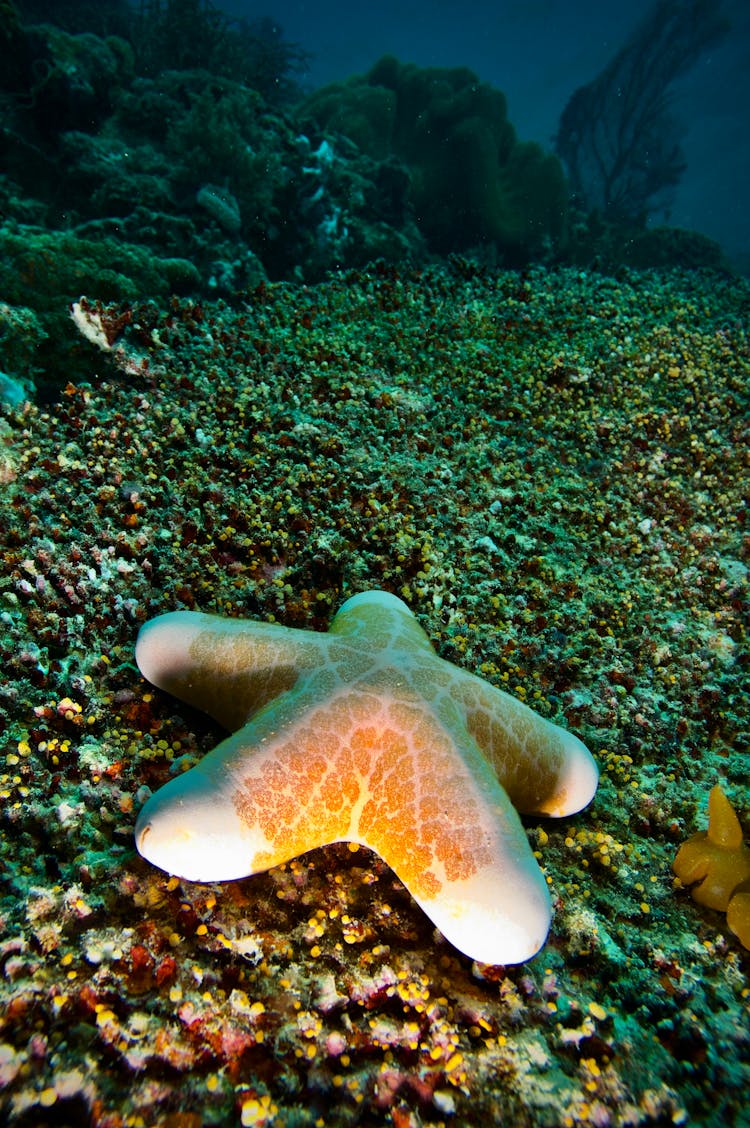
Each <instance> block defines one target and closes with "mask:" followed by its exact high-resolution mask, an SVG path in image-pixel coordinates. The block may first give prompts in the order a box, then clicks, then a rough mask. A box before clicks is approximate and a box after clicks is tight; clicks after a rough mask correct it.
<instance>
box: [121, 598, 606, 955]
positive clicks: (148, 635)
mask: <svg viewBox="0 0 750 1128" xmlns="http://www.w3.org/2000/svg"><path fill="white" fill-rule="evenodd" d="M136 658H137V661H138V665H139V667H140V669H141V671H142V673H143V674H144V676H145V677H146V678H148V680H149V681H152V682H154V683H155V684H156V685H158V686H159V687H160V688H162V689H165V690H167V691H168V692H170V693H172V694H174V695H175V696H176V697H179V698H181V699H182V700H184V701H187V702H189V703H190V704H191V705H195V706H197V707H198V708H200V709H203V710H204V711H205V712H207V713H209V714H210V715H211V716H212V717H214V718H215V719H216V720H217V721H219V722H220V724H222V725H224V726H225V727H226V728H228V729H230V730H232V731H233V735H232V736H230V737H229V738H228V739H227V740H225V741H223V742H222V743H221V744H219V745H218V747H217V748H215V749H214V750H213V751H212V752H210V753H209V754H208V755H207V756H205V757H204V759H203V760H202V761H201V762H200V763H198V764H197V765H196V766H195V767H194V768H192V769H191V770H190V771H188V772H186V773H185V774H184V775H182V776H180V777H179V778H176V779H174V780H172V781H170V782H169V783H167V784H166V785H165V786H164V787H162V788H161V789H160V790H159V791H157V792H156V793H155V794H154V795H153V796H151V798H150V799H149V800H148V801H147V802H146V804H145V805H144V807H143V809H142V810H141V812H140V815H139V817H138V822H137V825H136V842H137V846H138V850H139V851H140V853H141V854H142V855H143V856H144V857H145V858H147V859H149V860H150V861H151V862H153V863H154V864H155V865H157V866H159V867H160V868H162V869H165V870H167V871H168V872H169V873H173V874H177V875H178V876H180V877H184V878H187V879H190V880H193V881H223V880H229V879H233V878H239V877H245V876H247V875H249V874H252V873H257V872H260V871H262V870H266V869H268V868H269V867H271V866H274V865H278V864H280V863H281V862H285V861H288V860H290V859H291V858H294V857H296V856H298V855H300V854H302V853H304V852H305V851H307V850H311V849H313V848H314V847H317V846H322V845H325V844H327V843H331V842H337V841H349V842H357V843H360V844H362V845H364V846H367V847H369V848H371V849H372V850H374V851H375V852H376V853H378V854H379V855H380V856H381V857H382V858H383V859H384V861H386V862H387V863H388V864H389V865H390V866H391V868H392V869H393V870H394V871H395V873H396V874H397V875H398V877H399V878H400V879H401V881H402V882H403V883H404V885H405V886H406V888H407V889H408V890H409V892H410V893H411V894H412V896H413V897H414V899H415V900H416V901H417V902H418V904H419V905H421V907H422V908H423V909H424V911H425V912H426V913H427V915H428V916H429V917H430V919H431V920H432V921H433V923H434V924H435V925H437V927H438V928H439V929H440V931H441V932H442V933H443V935H444V936H445V937H446V938H447V939H448V940H449V941H451V943H453V944H454V945H455V947H457V948H458V949H459V950H460V951H462V952H464V953H465V954H467V955H469V956H471V957H472V958H474V959H478V960H481V961H482V962H484V963H518V962H521V961H522V960H525V959H528V958H530V957H531V956H532V955H533V954H534V953H535V952H536V951H538V949H539V948H540V947H541V946H542V944H543V943H544V941H545V938H546V935H547V932H548V929H549V923H550V915H551V911H550V899H549V894H548V891H547V886H546V882H545V880H544V877H543V875H542V873H541V871H540V869H539V867H538V865H537V864H536V861H535V860H534V857H533V854H532V852H531V849H530V847H529V844H528V840H527V838H526V835H525V833H524V830H523V827H522V825H521V822H520V820H519V817H518V814H517V813H516V809H518V810H520V811H522V812H526V813H535V814H545V815H555V816H559V815H566V814H571V813H572V812H574V811H578V810H580V809H581V808H582V807H584V806H585V805H586V804H587V803H588V802H589V801H590V799H591V798H592V797H593V795H594V793H595V791H596V786H597V778H598V777H597V770H596V766H595V764H594V761H593V759H592V757H591V755H590V753H589V752H588V750H587V749H586V748H585V746H584V745H583V744H582V743H581V742H580V741H579V740H578V739H577V738H576V737H574V736H572V735H571V734H569V733H567V732H565V731H564V730H563V729H561V728H558V727H557V726H556V725H553V724H551V723H550V722H548V721H545V720H544V719H543V718H541V717H539V716H538V715H537V714H535V713H534V712H533V711H532V710H531V709H529V708H528V707H527V706H525V705H523V704H521V703H520V702H519V701H517V700H516V699H515V698H513V697H510V696H509V695H508V694H505V693H503V692H502V691H501V690H499V689H496V688H495V687H494V686H491V685H490V684H489V683H487V682H484V681H482V680H481V679H480V678H478V677H475V676H474V675H472V674H470V673H467V672H465V671H463V670H460V669H458V668H457V667H455V666H453V665H451V664H450V663H448V662H445V661H443V660H442V659H440V658H438V656H437V655H436V654H435V652H434V650H433V649H432V647H431V645H430V642H429V640H428V638H427V636H426V634H425V633H424V631H423V630H422V629H421V627H420V626H419V624H418V622H417V620H416V618H415V617H414V615H413V614H412V612H411V611H410V610H409V608H408V607H407V606H406V604H404V603H403V602H402V601H401V600H400V599H397V598H396V597H395V596H393V595H390V594H388V593H386V592H380V591H372V592H365V593H363V594H362V595H358V596H354V597H353V598H352V599H350V600H348V602H347V603H345V604H344V605H343V607H342V608H341V609H340V611H339V612H338V614H337V615H336V616H335V618H334V620H333V622H332V624H331V627H330V630H329V631H328V633H327V634H317V633H313V632H310V631H299V630H292V629H289V628H286V627H281V626H278V625H276V624H269V623H258V622H252V621H244V620H236V619H223V618H220V617H218V616H212V615H203V614H199V613H196V612H185V611H177V612H173V613H170V614H167V615H162V616H160V617H159V618H157V619H153V620H151V621H150V622H149V623H147V624H146V625H145V626H144V627H143V628H142V629H141V632H140V634H139V637H138V642H137V646H136Z"/></svg>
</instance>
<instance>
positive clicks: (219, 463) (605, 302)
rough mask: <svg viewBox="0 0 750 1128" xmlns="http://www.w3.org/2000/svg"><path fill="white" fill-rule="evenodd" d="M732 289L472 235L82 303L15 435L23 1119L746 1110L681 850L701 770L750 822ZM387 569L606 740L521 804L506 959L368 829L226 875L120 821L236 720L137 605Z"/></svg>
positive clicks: (7, 710) (294, 592)
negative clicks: (162, 683)
mask: <svg viewBox="0 0 750 1128" xmlns="http://www.w3.org/2000/svg"><path fill="white" fill-rule="evenodd" d="M91 297H92V299H93V298H95V297H96V295H91ZM748 308H749V303H748V290H747V287H746V286H745V285H743V284H740V283H735V282H732V281H729V280H727V279H724V278H722V277H719V276H708V275H706V276H702V275H688V274H683V275H677V274H676V275H635V274H632V275H631V274H627V273H623V274H622V275H621V276H620V277H619V278H618V279H617V280H615V279H612V278H605V277H600V276H596V275H589V274H585V273H578V272H566V271H560V272H557V273H552V272H544V271H541V270H540V271H535V272H533V273H531V274H527V275H519V274H514V273H501V274H493V273H483V272H479V271H477V270H476V269H474V268H473V267H472V266H471V265H470V264H468V263H466V262H461V261H457V262H455V263H454V264H453V265H452V267H451V268H450V269H445V270H435V271H434V272H430V273H417V272H414V273H402V274H398V273H397V272H396V271H394V270H391V269H386V268H383V269H379V270H377V269H376V270H373V271H371V272H370V273H367V274H351V275H349V276H347V277H345V278H342V279H341V280H339V281H334V282H331V283H328V284H324V285H319V286H316V287H309V288H304V289H303V288H293V287H287V286H283V285H278V286H267V287H261V288H259V289H258V290H256V291H254V292H252V293H251V294H249V295H247V299H246V300H245V301H244V302H242V303H241V304H239V305H238V307H237V308H234V309H230V308H227V307H225V306H223V305H221V304H215V305H199V304H195V303H191V302H187V301H174V302H173V303H171V304H168V303H164V304H163V305H158V306H157V305H147V304H144V305H141V306H138V307H134V308H129V309H124V308H122V307H120V308H118V309H102V310H97V309H96V308H95V307H94V306H85V305H84V306H81V307H79V321H80V323H81V325H88V328H89V330H90V334H91V339H92V340H94V341H95V343H97V344H98V345H99V346H100V348H99V352H98V353H97V356H98V358H99V363H97V364H96V365H92V369H91V372H90V378H89V380H88V381H87V382H85V383H84V382H81V381H80V380H77V382H75V383H74V382H71V383H69V384H68V386H67V387H66V388H65V391H64V394H62V395H61V396H60V398H59V402H55V403H53V404H50V405H47V406H44V407H33V406H30V405H26V406H23V405H19V406H16V407H14V408H13V407H12V408H6V409H5V412H4V417H3V420H2V423H1V430H0V489H2V505H1V506H0V526H1V528H0V539H1V541H2V545H3V568H2V576H1V584H2V588H1V592H0V594H1V598H2V612H1V613H2V635H1V636H0V659H1V660H2V666H3V672H4V679H3V683H2V685H1V686H0V706H1V707H2V715H1V720H0V723H1V724H2V733H3V749H2V760H3V762H2V768H1V771H0V791H2V807H1V809H0V819H1V820H2V837H1V838H0V865H1V866H2V876H3V896H2V902H1V904H0V961H1V964H2V978H1V979H0V1085H1V1086H2V1088H1V1089H0V1101H2V1107H3V1110H4V1112H5V1115H6V1116H7V1117H8V1118H10V1120H11V1121H12V1122H13V1123H14V1124H18V1125H22V1126H24V1125H26V1126H29V1125H40V1124H87V1123H91V1124H93V1125H96V1126H97V1128H122V1126H125V1125H133V1126H137V1125H165V1126H169V1128H177V1126H180V1128H193V1126H196V1128H197V1126H198V1125H211V1124H217V1125H219V1124H221V1125H226V1124H232V1123H234V1124H244V1125H262V1124H274V1125H286V1126H288V1128H291V1126H293V1125H294V1126H307V1125H310V1126H312V1125H331V1126H338V1125H354V1124H363V1125H364V1124H366V1125H380V1124H383V1125H395V1126H397V1128H405V1126H407V1125H431V1126H435V1128H437V1126H438V1125H442V1124H455V1125H466V1124H476V1123H487V1124H490V1123H513V1124H518V1125H533V1126H544V1128H547V1126H550V1128H557V1126H560V1128H570V1126H573V1125H578V1124H581V1125H591V1126H596V1128H602V1126H608V1125H612V1126H617V1125H622V1126H625V1125H628V1126H629V1125H641V1124H645V1125H649V1124H650V1125H662V1124H688V1123H689V1124H697V1125H710V1124H716V1123H725V1124H731V1123H736V1124H740V1123H742V1118H743V1116H746V1099H747V1091H748V1081H750V1041H749V1036H748V1030H749V1029H750V1023H749V1022H748V1011H749V1009H750V1005H749V1002H748V1000H749V999H750V994H749V984H748V970H749V969H750V953H748V952H747V951H746V950H745V949H744V948H743V947H742V946H741V944H740V943H739V941H738V940H737V939H736V938H735V937H734V936H733V935H732V933H731V932H730V931H729V930H728V928H727V926H726V920H725V918H724V916H723V915H721V914H717V913H715V912H713V911H712V910H710V909H707V908H704V907H702V906H700V905H697V904H696V903H695V902H694V901H693V900H692V899H691V897H690V896H689V893H688V892H687V891H685V890H683V889H680V888H678V887H677V886H676V883H675V880H674V878H673V875H672V872H671V862H672V859H673V857H674V854H675V850H676V848H677V845H678V844H679V843H680V842H682V841H684V839H685V838H686V837H688V836H689V835H690V834H692V833H693V832H695V831H696V830H699V829H701V828H702V826H703V821H702V812H703V810H704V806H705V797H706V795H707V794H708V791H709V789H710V787H711V786H713V784H715V783H716V782H720V783H721V784H722V786H723V787H724V789H725V790H726V793H727V795H728V796H729V797H730V799H731V801H732V803H733V805H734V806H735V809H736V810H737V814H738V816H739V818H740V821H741V823H742V824H743V825H744V826H747V825H748V822H749V821H750V819H749V816H750V811H749V810H748V798H747V791H746V781H747V778H748V769H749V767H750V761H749V757H748V729H747V719H746V714H743V713H742V708H743V705H742V696H741V694H742V688H743V677H744V678H746V670H747V643H746V638H745V636H744V634H743V616H744V615H745V614H746V610H747V554H748V533H747V510H746V505H745V500H746V499H745V496H744V495H745V493H746V488H745V487H746V483H747V477H748V450H749V449H750V443H749V442H748V439H749V437H750V436H748V426H749V423H748V420H749V419H750V411H748V406H749V405H748V368H749V353H748V342H747V315H748ZM372 587H379V588H384V589H386V590H390V591H392V592H394V593H396V594H397V595H399V596H401V597H402V598H404V599H405V600H406V601H407V602H408V603H409V605H410V606H411V607H412V608H413V609H414V611H415V613H416V614H417V616H418V618H419V621H420V623H421V624H422V626H423V627H424V629H425V630H426V632H427V634H428V636H429V638H430V640H431V642H432V643H433V645H434V646H435V648H436V649H437V651H438V653H439V654H440V655H441V656H442V657H444V658H447V659H449V660H450V661H451V662H454V663H456V664H457V665H460V666H463V667H465V668H466V669H468V670H471V671H474V672H476V673H478V674H480V675H481V676H482V677H483V678H485V679H487V680H488V681H490V682H493V683H494V684H496V685H498V686H500V687H501V688H503V689H505V690H506V691H507V692H509V693H512V694H514V695H516V696H517V697H518V698H519V699H521V700H524V701H527V702H528V703H530V704H531V705H532V706H533V708H534V709H535V710H536V711H537V712H539V713H540V714H542V715H543V716H545V717H548V718H550V719H551V720H555V721H557V722H559V723H560V724H563V725H564V726H565V727H566V728H569V729H570V730H572V731H573V732H575V733H577V734H578V735H579V736H580V737H581V739H583V740H584V741H585V743H586V744H587V746H588V747H590V748H591V750H592V751H593V753H594V754H595V756H596V757H597V759H598V762H599V765H600V768H601V773H602V775H601V783H600V787H599V791H598V793H597V797H596V799H595V801H594V803H593V804H592V806H591V807H590V808H589V809H588V810H587V811H586V812H585V815H583V816H574V817H572V818H570V819H564V820H560V821H555V822H554V823H550V822H548V821H546V820H545V821H542V820H539V819H536V818H533V817H531V818H528V819H527V820H526V828H527V831H528V833H529V836H530V839H531V842H532V846H533V849H534V851H535V854H536V857H537V860H538V861H539V863H540V865H541V866H542V869H543V871H544V873H545V876H546V878H547V883H548V886H549V889H550V892H551V896H552V900H553V905H554V918H553V922H552V929H551V932H550V937H549V940H548V942H547V945H546V946H545V948H544V949H543V950H542V951H541V952H540V954H539V955H538V956H537V957H536V958H535V959H533V960H532V961H530V962H528V963H527V964H524V965H521V966H519V967H508V968H503V967H485V966H481V965H478V964H472V962H471V961H470V960H469V959H468V958H466V957H463V956H461V955H459V954H458V953H457V952H456V951H455V950H454V949H453V948H451V947H450V946H449V945H447V944H446V943H445V942H444V941H442V939H441V938H440V936H439V935H437V934H435V932H434V931H433V929H432V928H431V926H430V924H429V922H428V921H427V919H426V918H425V917H424V915H423V914H422V913H421V912H420V911H419V910H418V909H417V908H416V907H415V905H414V904H413V902H412V901H411V900H410V898H409V896H408V895H407V893H406V891H405V890H404V888H403V887H402V886H401V885H400V884H399V883H398V881H397V880H396V879H395V877H394V875H393V873H392V872H391V871H390V870H389V869H388V868H387V867H386V866H385V865H384V864H383V863H382V862H381V861H379V860H378V859H377V858H376V857H374V856H373V855H372V854H370V853H368V852H367V851H366V850H364V849H362V848H360V849H359V850H357V851H352V850H350V849H349V847H347V846H345V845H344V846H331V847H327V848H325V849H322V850H318V851H314V852H312V853H310V854H307V855H304V856H302V857H301V858H299V859H297V860H296V861H294V862H291V863H289V864H287V865H285V866H281V867H278V868H276V869H273V870H271V871H269V872H268V873H266V874H262V875H258V876H255V877H252V878H248V879H245V880H241V881H237V882H229V883H225V884H218V883H217V884H193V883H190V882H187V881H180V880H178V879H176V878H170V877H169V876H168V875H166V874H165V873H163V872H161V871H159V870H157V869H155V868H154V867H152V866H150V865H149V864H148V863H147V862H145V861H144V860H143V859H141V858H139V857H138V856H137V854H136V852H135V849H134V844H133V827H134V824H135V818H136V814H137V811H138V810H139V808H140V806H141V805H142V803H143V801H144V800H145V799H146V798H147V796H148V794H149V792H150V791H153V790H155V789H156V788H157V787H159V786H161V785H162V784H163V783H165V782H166V781H167V780H168V779H170V778H173V777H174V775H175V774H176V773H178V772H179V771H181V770H182V769H183V768H184V767H187V766H190V765H191V764H193V763H195V762H196V761H197V759H198V758H199V757H200V756H201V755H202V754H203V752H205V751H206V750H207V749H209V748H211V747H212V746H213V745H215V744H216V743H217V742H218V740H219V739H220V738H221V736H222V733H221V731H220V730H219V729H218V728H217V727H216V726H214V725H213V724H212V723H211V722H209V721H207V720H206V719H205V718H204V717H203V716H202V715H200V714H198V713H196V712H193V711H191V710H190V709H189V708H188V707H186V706H182V705H180V704H179V703H178V702H177V701H175V700H174V699H173V698H171V697H169V696H167V695H165V694H163V693H161V692H160V691H158V690H156V689H154V688H153V687H151V686H149V685H147V684H146V683H145V682H144V681H143V680H142V678H141V677H140V675H139V673H138V671H137V669H136V667H135V664H134V654H133V647H134V642H135V638H136V635H137V632H138V628H139V626H140V625H141V624H142V623H143V622H145V621H146V620H147V619H149V618H151V617H152V616H154V615H157V614H160V613H161V612H165V611H169V610H174V609H180V608H187V609H199V610H203V611H208V612H215V613H219V614H222V615H229V616H231V615H237V616H244V617H254V618H259V619H265V620H274V619H275V620H276V621H278V622H281V623H284V624H285V625H287V626H295V627H304V628H313V629H316V628H317V629H324V628H325V627H327V625H328V624H329V622H330V619H331V617H332V615H333V612H334V611H335V609H336V608H337V607H338V606H339V604H340V603H341V602H342V599H343V598H345V597H346V596H348V595H351V594H353V593H355V592H357V591H360V590H364V589H366V588H372Z"/></svg>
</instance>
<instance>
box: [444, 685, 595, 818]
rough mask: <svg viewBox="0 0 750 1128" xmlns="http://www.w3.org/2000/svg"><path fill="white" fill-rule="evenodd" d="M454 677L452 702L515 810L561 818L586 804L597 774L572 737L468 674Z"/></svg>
mask: <svg viewBox="0 0 750 1128" xmlns="http://www.w3.org/2000/svg"><path fill="white" fill-rule="evenodd" d="M451 669H452V668H451ZM457 674H458V676H456V678H455V689H454V691H453V697H454V699H455V700H457V701H459V702H460V704H461V705H462V707H463V709H464V710H465V714H466V725H467V728H468V730H469V732H470V733H471V735H472V736H473V737H474V739H475V740H476V742H477V744H478V745H479V747H480V748H481V750H482V752H483V753H484V755H485V757H486V759H487V760H488V762H489V763H490V765H491V766H492V768H493V771H494V772H495V774H496V776H497V778H498V779H499V780H500V783H501V784H502V786H503V787H504V788H505V790H506V791H507V793H508V795H509V796H510V798H511V800H512V802H513V805H514V806H515V807H516V809H517V810H519V811H522V812H523V813H524V814H538V815H551V816H553V817H561V816H564V815H571V814H575V812H576V811H580V810H582V809H583V808H584V807H586V806H587V805H588V804H589V803H590V802H591V800H592V799H593V797H594V795H595V793H596V789H597V785H598V782H599V771H598V769H597V766H596V763H595V761H594V758H593V756H592V755H591V753H590V752H589V750H588V748H587V747H586V745H585V744H583V742H582V741H580V740H579V739H578V737H577V736H574V735H573V734H572V733H570V732H567V731H566V730H565V729H563V728H560V727H559V725H555V724H553V723H552V722H551V721H547V720H545V719H544V717H540V716H539V714H538V713H535V712H534V710H533V709H530V708H529V707H528V705H524V704H523V702H521V701H518V700H517V698H515V697H512V696H511V695H510V694H508V693H504V692H503V691H502V690H501V689H498V688H497V687H496V686H493V685H490V684H489V683H488V682H485V681H482V679H481V678H478V677H476V676H475V675H474V674H469V673H466V672H465V671H458V672H457Z"/></svg>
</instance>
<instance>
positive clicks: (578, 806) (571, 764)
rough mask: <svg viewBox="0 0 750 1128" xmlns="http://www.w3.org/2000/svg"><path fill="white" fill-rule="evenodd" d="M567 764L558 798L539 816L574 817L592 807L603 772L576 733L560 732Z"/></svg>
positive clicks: (556, 792)
mask: <svg viewBox="0 0 750 1128" xmlns="http://www.w3.org/2000/svg"><path fill="white" fill-rule="evenodd" d="M557 732H558V735H559V740H560V744H561V745H562V752H563V761H562V765H561V767H560V770H559V773H558V777H557V780H556V785H555V790H554V794H552V795H551V796H550V797H549V799H548V800H547V801H546V802H545V803H544V804H543V805H542V806H541V808H540V810H539V812H538V813H539V814H543V815H550V816H552V817H553V818H563V817H564V816H566V815H574V814H576V813H577V812H578V811H582V810H583V808H584V807H588V805H589V803H590V802H591V800H592V799H593V798H594V796H595V795H596V789H597V787H598V786H599V769H598V767H597V766H596V761H595V760H594V757H593V756H592V755H591V753H590V752H589V750H588V748H587V747H586V745H585V744H584V743H583V741H582V740H579V739H578V737H577V736H574V735H573V733H572V732H568V731H567V730H566V729H560V728H558V730H557Z"/></svg>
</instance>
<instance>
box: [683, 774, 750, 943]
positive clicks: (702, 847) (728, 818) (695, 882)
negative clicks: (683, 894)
mask: <svg viewBox="0 0 750 1128" xmlns="http://www.w3.org/2000/svg"><path fill="white" fill-rule="evenodd" d="M672 868H673V869H674V872H675V874H676V875H677V877H679V879H680V881H682V882H683V884H684V885H691V886H692V889H691V890H690V893H691V896H692V898H693V900H694V901H697V902H698V904H700V905H706V906H707V907H708V908H709V909H719V910H720V911H721V912H726V914H727V924H728V925H729V927H730V929H731V930H732V932H734V934H735V935H736V936H738V937H739V939H740V941H741V942H742V944H743V945H744V946H745V947H746V948H750V848H749V847H747V846H746V845H745V843H744V842H743V841H742V827H741V826H740V821H739V819H738V818H737V815H736V813H735V811H734V808H733V807H732V805H731V803H730V802H729V800H728V799H727V797H726V795H725V794H724V792H723V791H722V789H721V787H720V786H719V784H716V785H715V786H714V787H712V788H711V792H710V794H709V797H708V829H707V830H702V831H699V832H698V834H694V835H692V837H690V838H688V840H687V841H686V842H683V844H682V846H681V847H680V849H679V850H678V851H677V855H676V857H675V860H674V863H673V866H672Z"/></svg>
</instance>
